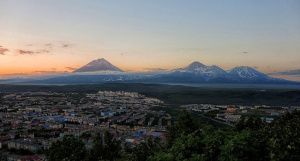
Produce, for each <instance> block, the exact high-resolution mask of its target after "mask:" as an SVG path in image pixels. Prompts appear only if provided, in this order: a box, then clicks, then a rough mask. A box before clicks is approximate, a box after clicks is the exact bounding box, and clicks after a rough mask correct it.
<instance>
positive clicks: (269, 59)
mask: <svg viewBox="0 0 300 161" xmlns="http://www.w3.org/2000/svg"><path fill="white" fill-rule="evenodd" d="M0 26H1V30H0V46H2V47H1V48H2V51H4V48H5V49H8V50H9V51H6V52H5V53H4V54H0V74H1V72H2V73H3V74H7V73H8V72H6V73H5V72H4V70H5V71H9V72H10V73H16V72H18V70H20V72H25V73H26V72H34V70H36V69H37V68H38V70H45V71H49V70H53V69H55V70H57V71H63V70H64V68H66V67H74V68H76V67H79V66H81V65H83V64H85V63H87V62H89V61H90V60H92V59H96V58H101V57H104V58H106V59H108V60H110V61H111V62H112V63H114V64H116V65H118V66H120V67H121V68H123V69H125V70H128V71H131V70H134V71H139V70H145V69H151V68H153V69H154V68H164V69H170V68H175V67H181V66H185V65H187V64H188V63H190V62H191V61H200V62H203V63H205V64H208V65H211V64H216V65H219V66H221V67H223V68H225V69H230V68H232V67H234V66H239V65H247V66H252V67H256V68H258V69H259V70H261V71H264V72H274V71H282V70H291V69H299V68H300V65H299V63H298V62H299V61H300V54H299V51H300V45H299V44H300V1H298V0H249V1H243V0H228V1H224V0H188V1H184V0H147V1H146V0H97V1H96V0H89V1H88V0H42V1H41V0H22V1H19V0H0ZM45 44H51V50H50V49H48V48H47V49H48V50H47V52H45V53H43V52H37V51H46V50H45ZM63 44H68V47H66V48H62V47H61V48H60V46H62V45H63ZM48 47H49V46H48ZM20 50H24V51H34V52H28V53H31V54H20V52H18V51H20ZM0 52H1V49H0ZM35 53H38V54H35ZM20 62H22V63H20ZM1 69H2V70H1Z"/></svg>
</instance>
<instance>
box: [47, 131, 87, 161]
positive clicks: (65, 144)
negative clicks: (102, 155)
mask: <svg viewBox="0 0 300 161" xmlns="http://www.w3.org/2000/svg"><path fill="white" fill-rule="evenodd" d="M86 154H87V152H86V149H85V145H84V143H83V142H82V141H81V140H79V139H78V138H75V137H74V136H65V137H64V138H63V140H61V141H57V142H55V143H53V144H52V145H51V147H50V149H49V150H48V152H47V154H46V156H47V159H48V161H82V160H84V159H85V157H86Z"/></svg>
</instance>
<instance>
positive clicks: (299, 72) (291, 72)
mask: <svg viewBox="0 0 300 161" xmlns="http://www.w3.org/2000/svg"><path fill="white" fill-rule="evenodd" d="M270 75H286V76H300V69H295V70H288V71H281V72H274V73H270Z"/></svg>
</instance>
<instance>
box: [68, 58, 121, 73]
mask: <svg viewBox="0 0 300 161" xmlns="http://www.w3.org/2000/svg"><path fill="white" fill-rule="evenodd" d="M82 72H85V73H95V72H123V71H122V70H121V69H120V68H118V67H116V66H114V65H112V64H111V63H110V62H108V61H107V60H105V59H104V58H102V59H97V60H93V61H91V62H90V63H88V64H87V65H84V66H83V67H81V68H79V69H77V70H75V71H74V73H82Z"/></svg>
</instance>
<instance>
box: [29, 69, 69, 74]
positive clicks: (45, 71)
mask: <svg viewBox="0 0 300 161" xmlns="http://www.w3.org/2000/svg"><path fill="white" fill-rule="evenodd" d="M66 73H69V72H68V71H57V70H42V71H34V72H33V74H34V75H55V74H66Z"/></svg>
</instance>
